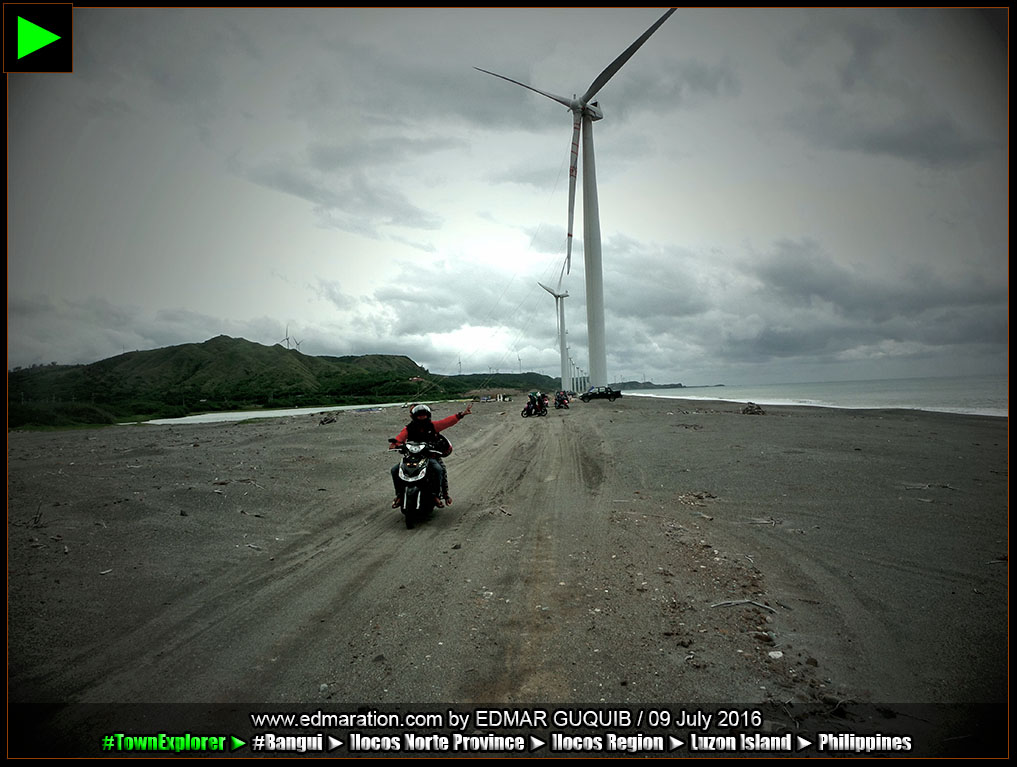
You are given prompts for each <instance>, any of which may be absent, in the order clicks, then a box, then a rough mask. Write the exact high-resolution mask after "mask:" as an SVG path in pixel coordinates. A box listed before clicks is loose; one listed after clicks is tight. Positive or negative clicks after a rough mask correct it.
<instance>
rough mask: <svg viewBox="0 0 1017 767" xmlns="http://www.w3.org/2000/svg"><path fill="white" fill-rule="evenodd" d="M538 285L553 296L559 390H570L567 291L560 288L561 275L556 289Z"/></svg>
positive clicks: (542, 284) (539, 283) (541, 284)
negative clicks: (559, 364) (556, 327)
mask: <svg viewBox="0 0 1017 767" xmlns="http://www.w3.org/2000/svg"><path fill="white" fill-rule="evenodd" d="M564 272H565V270H564V269H562V275H563V276H564ZM537 284H538V285H540V287H542V288H543V289H544V290H546V291H547V292H548V293H550V294H551V295H552V296H554V305H555V308H556V309H557V310H558V348H559V351H560V353H561V390H562V391H571V390H572V376H571V374H570V373H569V350H568V346H566V338H565V299H566V298H568V295H569V292H568V291H567V290H564V291H563V290H562V289H561V277H559V278H558V289H557V290H552V289H551V288H549V287H547V285H545V284H544V283H542V282H538V283H537Z"/></svg>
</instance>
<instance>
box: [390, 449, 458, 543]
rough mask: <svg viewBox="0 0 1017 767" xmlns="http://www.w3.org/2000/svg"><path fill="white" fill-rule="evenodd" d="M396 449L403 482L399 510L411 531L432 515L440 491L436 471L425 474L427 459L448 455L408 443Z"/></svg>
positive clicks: (428, 460) (399, 471)
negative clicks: (399, 457) (400, 456)
mask: <svg viewBox="0 0 1017 767" xmlns="http://www.w3.org/2000/svg"><path fill="white" fill-rule="evenodd" d="M445 441H446V442H447V440H445ZM389 442H390V443H394V442H395V440H394V439H391V440H389ZM449 448H451V445H449ZM398 450H399V452H400V454H401V455H402V459H401V460H400V461H399V470H398V473H399V479H400V480H401V481H402V482H403V494H402V505H401V506H400V507H399V510H400V511H401V512H402V514H403V516H404V517H405V520H406V529H407V530H412V529H413V528H414V526H415V525H416V524H417V522H422V521H424V520H426V519H428V518H429V517H430V516H431V515H432V514H433V513H434V499H435V497H436V496H437V495H438V492H439V490H440V489H441V488H440V487H439V486H438V475H437V472H433V471H428V466H429V462H430V459H431V458H440V457H443V456H444V455H447V454H448V453H447V452H442V451H441V450H437V449H436V448H435V447H434V446H432V445H429V444H427V443H426V442H407V443H405V444H403V445H402V446H400V447H399V448H398ZM448 452H451V449H449V451H448Z"/></svg>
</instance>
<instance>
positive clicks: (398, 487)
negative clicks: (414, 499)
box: [389, 403, 473, 509]
mask: <svg viewBox="0 0 1017 767" xmlns="http://www.w3.org/2000/svg"><path fill="white" fill-rule="evenodd" d="M472 409H473V403H470V404H469V405H467V406H466V409H465V410H463V411H460V412H458V413H454V414H452V415H450V416H448V418H442V419H441V420H440V421H434V422H432V421H431V408H429V407H428V406H427V405H413V406H411V407H410V422H409V423H408V424H406V426H405V427H404V428H403V430H402V431H401V432H399V433H398V434H397V435H396V437H395V441H394V442H389V449H390V450H398V449H399V448H400V447H402V446H403V445H405V444H406V443H407V442H426V443H427V444H429V445H434V446H436V447H437V446H438V444H439V443H440V442H442V441H445V442H447V440H439V439H438V438H437V437H438V432H440V431H444V430H445V429H447V428H449V427H450V426H455V425H456V424H457V423H459V422H460V421H461V420H463V419H464V418H465V417H466V416H468V415H469V414H470V412H471V411H472ZM446 455H447V453H446ZM428 468H430V469H431V470H432V471H433V472H435V473H436V474H437V475H438V477H439V484H438V485H437V486H436V489H438V490H440V492H441V496H438V495H435V497H434V505H435V506H437V507H438V508H441V507H442V506H445V505H446V504H447V505H449V506H451V505H452V499H451V498H450V497H449V494H448V471H447V470H446V468H445V462H444V461H442V459H441V458H440V457H438V458H430V459H428ZM392 485H393V486H394V487H395V494H396V495H395V498H394V499H393V500H392V508H393V509H398V508H399V507H400V506H402V502H403V481H402V480H401V479H399V464H396V465H395V466H393V467H392ZM442 498H444V503H443V502H442Z"/></svg>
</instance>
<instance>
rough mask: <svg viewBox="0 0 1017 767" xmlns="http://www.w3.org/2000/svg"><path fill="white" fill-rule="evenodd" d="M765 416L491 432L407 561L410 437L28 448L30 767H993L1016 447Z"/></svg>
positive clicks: (21, 629) (166, 429) (667, 416)
mask: <svg viewBox="0 0 1017 767" xmlns="http://www.w3.org/2000/svg"><path fill="white" fill-rule="evenodd" d="M446 409H447V412H446V410H444V409H443V408H442V406H438V407H437V408H436V417H441V416H443V415H447V413H448V412H453V410H454V409H455V406H454V405H449V406H447V408H446ZM769 410H770V412H769V413H768V415H766V416H745V415H742V414H741V413H740V408H739V406H736V405H729V404H725V403H691V402H678V401H660V400H650V399H641V398H635V397H632V398H629V397H626V398H624V399H622V400H619V401H618V402H616V403H611V404H609V403H606V402H594V403H590V404H589V405H583V404H582V403H576V404H575V405H574V406H573V407H572V408H571V409H570V410H567V411H552V412H551V414H550V415H549V416H548V417H547V418H532V419H521V418H519V414H518V408H515V407H513V405H512V403H479V404H477V405H475V406H474V411H475V414H474V415H472V416H470V417H468V418H467V419H466V420H464V421H463V422H462V423H461V424H459V425H457V426H455V427H454V428H453V429H451V430H450V431H448V432H446V434H447V435H448V436H449V437H450V438H451V440H452V442H453V444H454V445H455V452H454V453H453V455H452V456H451V457H450V458H449V459H447V461H446V463H447V465H448V467H449V476H450V481H451V487H452V496H453V498H454V500H455V504H454V505H453V506H452V507H450V508H446V509H442V510H439V511H438V512H437V513H436V515H435V517H434V518H433V519H432V520H431V521H429V522H426V523H424V524H422V525H421V526H419V527H418V528H417V529H414V530H411V531H408V530H406V529H405V527H404V525H403V524H402V521H401V518H400V516H399V513H398V511H393V510H391V509H389V508H388V506H389V501H390V500H391V497H392V492H391V482H390V479H389V475H388V469H389V467H390V466H391V465H392V463H394V459H395V456H394V454H392V453H388V452H387V451H386V450H384V449H383V448H384V446H385V444H386V440H387V437H388V436H391V435H393V434H395V432H397V431H398V430H399V428H400V427H401V426H402V425H403V423H404V421H405V420H406V414H405V411H402V410H398V409H395V410H382V411H379V412H370V413H367V412H365V413H354V412H348V413H342V414H339V415H338V416H337V420H336V422H335V423H333V424H329V425H325V426H320V425H318V422H317V419H316V418H289V419H274V420H269V421H252V422H245V423H237V424H210V425H178V426H152V425H147V426H137V427H118V428H114V429H105V430H100V431H78V432H63V433H12V434H10V435H9V448H8V449H9V454H8V465H9V480H8V494H9V521H8V539H9V540H8V552H9V556H8V560H9V659H10V660H9V697H10V701H11V707H12V709H17V710H18V711H19V712H20V714H18V715H17V716H20V717H22V719H20V720H18V722H15V721H14V720H12V730H11V731H12V733H15V734H13V735H10V736H9V738H10V753H11V754H12V755H16V754H18V753H19V752H26V751H25V749H27V753H34V754H41V753H48V751H47V748H51V749H53V751H54V752H61V753H76V754H79V755H84V754H86V753H91V752H92V751H95V752H98V750H99V740H100V736H101V735H102V734H104V733H106V732H132V731H133V732H153V733H155V732H172V731H191V732H209V731H211V730H210V728H211V727H213V726H214V725H218V724H221V726H222V727H224V728H225V727H228V728H230V729H229V731H232V732H234V733H235V734H236V735H238V736H239V737H241V738H244V739H245V740H246V736H247V735H250V733H251V732H253V731H254V730H253V729H252V728H251V725H250V724H249V723H248V724H247V727H248V730H247V731H246V733H245V732H243V731H238V730H239V728H242V726H243V724H244V722H245V721H247V720H246V713H247V712H248V711H252V710H257V711H273V710H280V711H284V710H285V711H317V710H322V711H330V712H355V711H357V710H358V709H359V710H361V711H363V710H368V709H370V710H377V711H382V712H384V711H396V710H401V709H404V708H409V709H416V710H435V711H441V710H444V709H445V708H458V709H461V710H468V709H469V708H470V707H474V706H492V705H493V706H502V707H526V708H534V707H539V708H548V709H552V710H553V709H556V708H558V709H573V708H581V707H592V708H605V707H607V708H619V707H642V708H655V709H667V710H669V711H671V712H675V713H678V712H680V711H683V710H687V711H695V710H699V709H702V710H704V711H715V710H719V709H721V708H731V707H737V708H745V707H749V708H751V709H754V710H759V711H760V712H762V714H763V717H764V722H763V724H762V725H760V726H759V727H753V728H748V729H750V730H752V731H765V732H784V731H794V732H797V733H801V734H803V735H805V736H806V737H808V738H809V739H810V740H814V737H813V736H814V735H815V734H816V733H818V732H842V731H845V732H873V733H874V732H883V733H886V732H898V733H905V734H909V735H911V736H912V737H913V738H914V739H915V741H916V743H915V749H914V752H915V753H917V752H923V753H927V754H938V755H942V754H947V753H958V754H968V753H994V754H998V753H1001V752H1002V751H1001V749H1002V750H1004V751H1005V745H1004V744H1005V743H1006V742H1007V741H1006V740H1005V739H1004V736H1005V733H1004V732H1003V731H1002V730H1001V729H999V728H1000V724H999V723H1000V721H1005V706H1004V705H1003V704H1004V701H1005V700H1006V681H1007V670H1006V669H1007V666H1006V637H1007V622H1006V621H1007V616H1006V595H1007V576H1006V570H1007V564H1006V558H1007V554H1006V552H1007V543H1006V541H1007V532H1006V531H1007V517H1006V515H1007V473H1006V471H1007V454H1006V422H1005V420H1004V419H989V418H976V417H965V416H949V415H942V414H928V413H926V414H923V413H906V412H887V413H877V412H875V411H873V412H860V411H830V410H823V409H796V408H775V409H769ZM975 703H977V704H989V706H988V708H987V709H985V708H982V707H980V705H979V706H976V705H975ZM993 707H995V708H993ZM987 711H988V713H986V712H987ZM993 712H994V713H993ZM12 716H14V715H12ZM174 726H177V727H180V728H184V729H182V730H173V729H172V728H173V727H174ZM146 727H147V729H146ZM222 731H223V732H225V731H227V730H222ZM671 732H672V733H673V734H678V735H682V736H684V734H685V733H686V732H687V730H686V731H682V732H678V731H671ZM40 733H42V735H41V736H40V735H39V734H40ZM715 733H716V731H715V730H714V731H711V734H715ZM335 734H336V735H337V736H342V735H343V733H342V732H336V733H335ZM534 734H536V735H537V736H538V737H542V738H544V739H546V736H547V734H548V733H547V731H543V732H535V733H534ZM36 736H39V737H42V738H43V740H42V741H38V742H36V743H35V744H34V745H33V743H31V742H27V745H26V738H27V739H30V738H31V737H36ZM39 743H44V744H45V746H46V747H45V748H39V747H38V745H39ZM243 753H245V752H238V755H242V754H243ZM335 755H345V752H343V751H338V752H336V754H335ZM538 755H539V754H538ZM661 755H662V754H661ZM679 755H680V753H679Z"/></svg>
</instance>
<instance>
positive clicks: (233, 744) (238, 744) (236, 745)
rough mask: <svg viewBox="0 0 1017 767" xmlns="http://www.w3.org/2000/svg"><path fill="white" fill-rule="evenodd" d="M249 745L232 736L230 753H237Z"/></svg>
mask: <svg viewBox="0 0 1017 767" xmlns="http://www.w3.org/2000/svg"><path fill="white" fill-rule="evenodd" d="M246 745H247V744H246V743H244V741H242V740H240V738H238V737H236V736H235V735H230V751H236V750H237V749H238V748H243V747H244V746H246Z"/></svg>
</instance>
